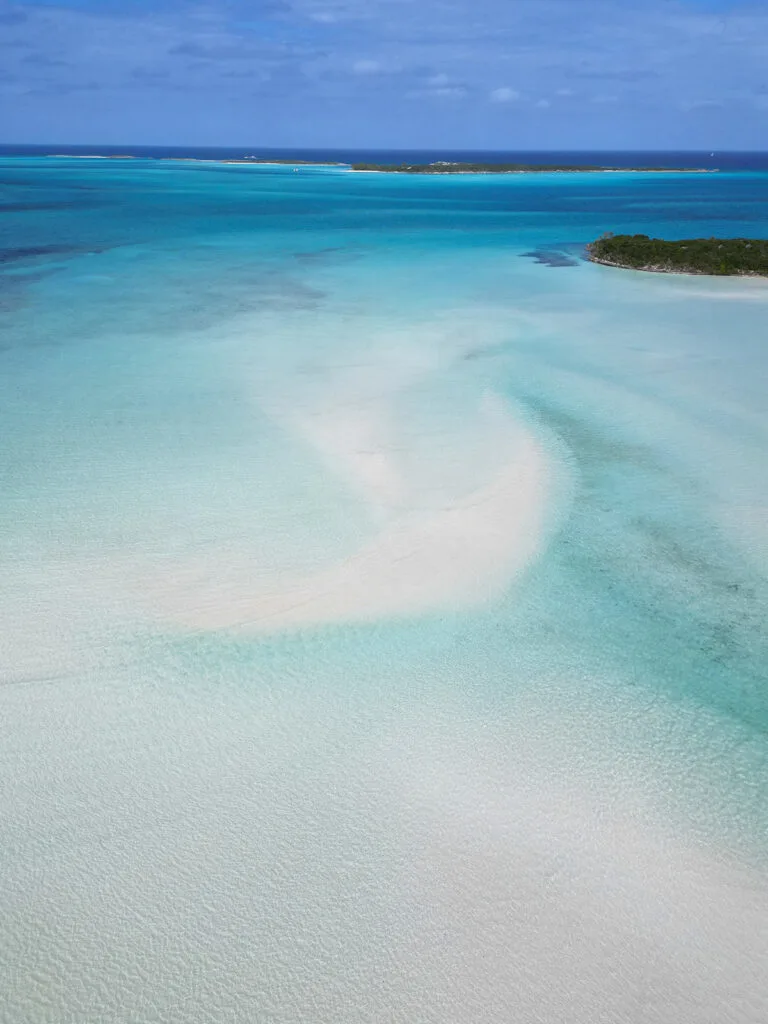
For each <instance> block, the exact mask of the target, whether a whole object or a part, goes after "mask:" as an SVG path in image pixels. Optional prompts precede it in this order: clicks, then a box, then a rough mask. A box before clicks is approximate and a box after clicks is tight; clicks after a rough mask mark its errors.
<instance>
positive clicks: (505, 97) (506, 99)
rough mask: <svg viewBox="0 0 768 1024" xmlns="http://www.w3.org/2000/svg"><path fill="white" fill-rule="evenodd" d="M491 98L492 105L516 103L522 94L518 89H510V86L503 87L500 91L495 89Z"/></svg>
mask: <svg viewBox="0 0 768 1024" xmlns="http://www.w3.org/2000/svg"><path fill="white" fill-rule="evenodd" d="M489 98H490V101H491V103H514V102H515V100H519V99H520V93H519V92H518V91H517V89H510V88H509V86H507V85H503V86H501V88H499V89H494V90H493V91H492V92H491V93H490V96H489Z"/></svg>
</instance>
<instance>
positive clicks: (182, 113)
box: [0, 0, 768, 150]
mask: <svg viewBox="0 0 768 1024" xmlns="http://www.w3.org/2000/svg"><path fill="white" fill-rule="evenodd" d="M0 141H1V142H5V143H42V144H46V143H72V144H76V143H77V144H84V145H88V144H98V143H101V144H104V145H120V144H121V143H122V144H137V145H138V144H146V145H197V146H205V145H210V146H253V147H258V146H262V147H271V146H275V147H302V146H307V147H313V146H314V147H342V148H344V147H360V148H366V147H367V148H408V147H412V148H439V147H452V148H454V149H461V148H465V149H472V148H475V149H497V150H505V149H506V150H515V149H517V150H524V149H553V150H556V149H706V150H724V149H745V150H761V149H762V150H768V0H757V2H755V0H202V2H189V0H0Z"/></svg>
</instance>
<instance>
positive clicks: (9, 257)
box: [0, 245, 101, 264]
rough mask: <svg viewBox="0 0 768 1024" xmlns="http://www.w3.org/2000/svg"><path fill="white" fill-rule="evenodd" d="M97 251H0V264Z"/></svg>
mask: <svg viewBox="0 0 768 1024" xmlns="http://www.w3.org/2000/svg"><path fill="white" fill-rule="evenodd" d="M100 251H101V250H99V249H83V248H81V247H79V246H72V245H30V246H15V247H12V248H9V249H0V264H7V263H18V262H21V261H24V260H33V259H37V258H39V257H41V256H42V257H45V256H72V255H73V254H76V253H83V252H100Z"/></svg>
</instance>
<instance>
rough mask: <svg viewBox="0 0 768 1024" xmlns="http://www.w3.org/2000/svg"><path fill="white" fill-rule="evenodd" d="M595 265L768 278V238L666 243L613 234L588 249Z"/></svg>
mask: <svg viewBox="0 0 768 1024" xmlns="http://www.w3.org/2000/svg"><path fill="white" fill-rule="evenodd" d="M587 256H588V257H589V259H590V260H592V262H593V263H604V264H605V265H606V266H609V267H622V268H624V269H628V270H647V271H651V272H655V273H657V274H715V275H717V276H720V277H730V276H741V277H768V239H765V238H684V239H681V240H680V241H674V242H670V241H666V240H665V239H663V238H649V237H648V235H614V234H612V233H611V232H608V233H607V234H604V235H603V236H602V237H601V238H598V239H597V241H596V242H592V243H591V244H590V245H588V246H587Z"/></svg>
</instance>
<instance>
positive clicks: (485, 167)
mask: <svg viewBox="0 0 768 1024" xmlns="http://www.w3.org/2000/svg"><path fill="white" fill-rule="evenodd" d="M351 167H352V170H353V171H382V172H384V173H387V174H532V173H546V172H550V173H551V172H552V171H568V172H578V171H646V172H649V171H652V172H655V173H664V174H676V173H679V174H713V173H716V170H715V169H714V168H713V169H710V168H705V167H603V166H601V165H599V164H594V165H590V164H482V163H478V164H473V163H456V162H454V161H451V160H436V161H435V162H434V163H431V164H368V163H354V164H352V165H351Z"/></svg>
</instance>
